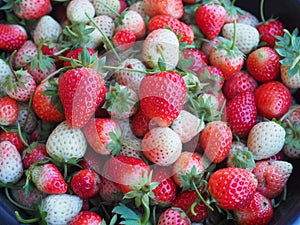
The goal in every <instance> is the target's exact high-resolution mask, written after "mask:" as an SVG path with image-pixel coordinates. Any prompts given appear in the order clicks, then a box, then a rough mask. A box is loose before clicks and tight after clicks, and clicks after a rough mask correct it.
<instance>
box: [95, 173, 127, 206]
mask: <svg viewBox="0 0 300 225" xmlns="http://www.w3.org/2000/svg"><path fill="white" fill-rule="evenodd" d="M101 181H102V185H100V189H99V195H100V197H101V198H102V199H103V200H104V201H106V202H118V201H121V200H122V198H123V193H122V192H121V191H120V189H119V188H117V186H116V185H115V184H114V182H112V181H111V180H108V179H106V178H105V177H101Z"/></svg>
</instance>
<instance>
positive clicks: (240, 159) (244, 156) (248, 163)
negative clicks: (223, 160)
mask: <svg viewBox="0 0 300 225" xmlns="http://www.w3.org/2000/svg"><path fill="white" fill-rule="evenodd" d="M230 154H232V155H233V156H232V157H231V158H230V159H229V160H228V162H230V163H233V164H234V166H235V167H237V168H242V169H249V168H250V169H252V168H255V156H254V155H253V153H252V152H250V151H249V150H248V148H247V147H245V148H243V149H237V150H232V151H231V152H230Z"/></svg>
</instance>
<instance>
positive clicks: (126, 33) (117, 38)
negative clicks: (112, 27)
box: [112, 30, 136, 51]
mask: <svg viewBox="0 0 300 225" xmlns="http://www.w3.org/2000/svg"><path fill="white" fill-rule="evenodd" d="M135 40H136V37H135V34H134V33H133V31H131V30H119V31H117V32H116V33H115V35H114V36H113V38H112V43H113V45H114V46H115V48H117V50H118V51H125V50H128V49H130V48H131V47H132V46H133V45H134V43H135Z"/></svg>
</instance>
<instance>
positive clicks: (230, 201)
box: [208, 167, 257, 210]
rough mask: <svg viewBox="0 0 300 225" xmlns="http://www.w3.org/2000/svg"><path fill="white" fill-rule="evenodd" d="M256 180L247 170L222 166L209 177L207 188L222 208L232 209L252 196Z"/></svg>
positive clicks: (240, 205) (241, 205)
mask: <svg viewBox="0 0 300 225" xmlns="http://www.w3.org/2000/svg"><path fill="white" fill-rule="evenodd" d="M256 188H257V180H256V179H255V177H254V175H253V174H252V173H251V172H249V171H248V170H245V169H241V168H230V167H228V168H223V169H219V170H217V171H215V172H214V173H213V174H212V175H211V176H210V178H209V181H208V190H209V192H210V194H211V195H212V197H213V198H214V199H215V200H216V203H217V204H218V205H219V206H220V207H222V208H223V209H228V210H233V209H237V208H240V207H243V206H244V205H245V204H246V203H247V202H248V201H249V200H250V199H251V197H252V196H253V194H254V193H255V191H256Z"/></svg>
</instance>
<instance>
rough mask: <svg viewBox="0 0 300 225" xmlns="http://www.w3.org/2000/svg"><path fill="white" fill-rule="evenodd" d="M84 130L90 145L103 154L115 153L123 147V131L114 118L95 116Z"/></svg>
mask: <svg viewBox="0 0 300 225" xmlns="http://www.w3.org/2000/svg"><path fill="white" fill-rule="evenodd" d="M83 132H84V135H85V137H86V139H87V141H88V143H89V145H90V146H91V147H92V148H93V150H94V151H95V152H97V153H99V154H101V155H109V154H111V153H112V154H114V155H115V154H117V153H118V151H119V150H120V148H121V136H122V131H121V127H120V125H119V124H118V123H117V122H116V121H114V120H111V119H108V118H93V119H91V120H90V121H89V122H88V123H87V124H86V125H85V126H84V128H83Z"/></svg>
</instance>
